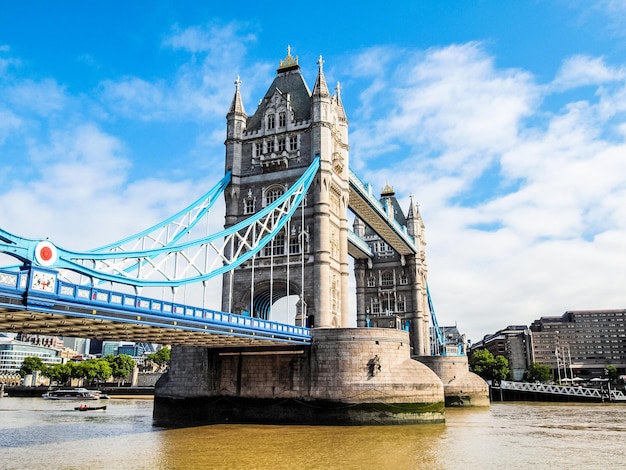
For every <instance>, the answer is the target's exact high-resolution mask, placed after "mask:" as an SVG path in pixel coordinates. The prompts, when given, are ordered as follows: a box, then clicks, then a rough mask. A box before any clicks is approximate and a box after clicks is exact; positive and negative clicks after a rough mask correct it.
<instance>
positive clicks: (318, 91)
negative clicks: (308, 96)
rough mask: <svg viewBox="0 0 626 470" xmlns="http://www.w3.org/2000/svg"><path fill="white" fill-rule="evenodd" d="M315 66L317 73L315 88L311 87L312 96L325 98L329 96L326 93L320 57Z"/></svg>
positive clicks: (326, 87) (326, 86)
mask: <svg viewBox="0 0 626 470" xmlns="http://www.w3.org/2000/svg"><path fill="white" fill-rule="evenodd" d="M317 66H318V72H317V79H316V80H315V86H314V87H313V96H318V97H323V98H327V97H329V96H330V93H329V92H328V85H326V78H325V77H324V70H323V67H324V59H322V56H320V58H319V59H318V61H317Z"/></svg>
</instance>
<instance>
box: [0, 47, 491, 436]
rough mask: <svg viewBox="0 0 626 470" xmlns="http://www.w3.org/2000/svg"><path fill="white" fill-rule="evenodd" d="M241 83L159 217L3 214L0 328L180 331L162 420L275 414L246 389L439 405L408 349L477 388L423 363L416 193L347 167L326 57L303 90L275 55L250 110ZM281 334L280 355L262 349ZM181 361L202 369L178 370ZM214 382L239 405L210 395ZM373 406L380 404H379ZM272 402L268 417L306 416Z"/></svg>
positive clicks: (136, 336) (431, 382) (439, 348)
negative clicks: (49, 220) (176, 207)
mask: <svg viewBox="0 0 626 470" xmlns="http://www.w3.org/2000/svg"><path fill="white" fill-rule="evenodd" d="M240 87H241V82H240V81H239V79H237V80H236V82H235V93H234V96H233V99H232V102H231V106H230V109H229V111H228V113H227V115H226V121H227V126H226V140H225V147H226V158H225V171H224V175H225V176H224V178H222V180H220V181H219V182H218V183H217V184H216V185H215V186H214V187H213V188H211V189H210V190H209V191H208V192H207V193H206V194H204V195H203V196H202V197H200V198H199V199H198V200H196V201H195V202H193V203H192V204H190V205H189V206H188V207H186V208H185V209H183V210H182V211H180V212H178V213H177V214H174V215H173V216H172V217H170V218H168V219H167V220H165V221H163V222H161V223H158V224H156V225H154V226H153V227H150V228H148V229H146V230H144V231H142V232H140V233H138V234H135V235H133V236H130V237H127V238H125V239H123V240H120V241H118V242H115V243H111V244H109V245H106V246H104V247H100V248H96V249H93V250H89V251H86V252H77V251H72V250H68V249H64V248H61V247H59V246H56V245H55V244H53V243H52V242H51V241H49V240H30V239H25V238H22V237H19V236H16V235H13V234H11V233H9V232H7V231H5V230H2V229H0V252H2V253H4V254H5V255H9V256H10V257H11V259H13V260H14V263H13V264H9V265H8V266H5V267H4V268H2V269H1V270H0V331H1V330H4V331H25V332H29V333H41V334H62V335H66V336H85V337H92V338H101V339H108V338H117V339H129V340H134V341H142V342H146V341H147V342H157V343H168V344H173V345H178V346H175V347H174V349H173V355H172V366H171V370H170V373H169V374H167V375H168V377H167V383H162V384H160V386H159V387H158V390H157V396H161V397H162V398H163V400H162V401H159V403H161V405H160V406H157V405H156V404H155V414H156V409H157V408H159V410H160V412H159V413H158V414H159V415H160V416H161V417H164V416H169V417H171V416H172V414H171V413H170V412H171V411H172V409H174V408H176V410H177V412H180V411H181V410H180V409H179V407H178V405H176V406H174V405H172V402H171V401H168V400H169V399H171V398H181V397H184V398H185V399H191V397H204V398H203V400H205V402H203V403H204V405H203V406H205V405H206V400H209V402H211V404H210V406H209V408H210V409H211V410H212V411H211V413H210V414H211V416H214V417H216V418H215V419H217V420H218V421H219V419H222V418H223V419H224V420H229V419H230V420H231V422H232V419H240V420H242V421H255V420H257V421H261V422H268V421H273V420H274V418H275V417H273V416H270V415H267V414H266V413H265V412H264V411H262V409H263V406H259V402H257V401H255V400H262V401H263V403H265V400H274V399H280V398H281V397H282V398H287V399H295V400H298V401H300V402H308V403H322V402H323V403H336V404H346V403H351V405H355V404H356V405H358V406H362V405H365V404H367V406H365V408H364V409H362V410H360V411H359V412H358V413H356V414H354V413H352V412H350V413H348V412H347V411H346V412H345V413H344V412H342V413H339V412H338V411H337V410H335V409H334V408H333V409H327V408H325V410H326V411H325V414H324V416H325V418H324V419H323V420H322V421H324V422H344V421H341V420H345V423H346V424H347V423H366V422H367V423H369V422H372V420H378V419H382V421H383V422H396V421H397V422H423V421H437V420H440V419H441V418H442V410H441V409H440V408H439V405H437V406H435V408H433V409H436V410H437V411H434V412H432V409H431V408H432V404H434V403H443V384H442V382H441V379H439V378H438V377H437V375H436V374H435V373H433V372H432V371H431V370H430V369H429V368H428V367H426V366H424V365H423V364H421V363H420V362H418V361H416V360H412V359H411V358H416V359H418V360H421V361H422V362H429V366H430V367H431V369H433V370H436V371H437V374H438V375H439V376H446V374H448V375H450V374H451V373H453V378H452V379H450V380H448V382H447V386H448V387H452V386H454V387H456V386H458V385H459V380H461V382H462V383H460V384H461V385H462V386H463V387H464V388H465V393H466V394H469V395H467V396H465V399H466V400H468V396H470V395H473V402H474V403H475V404H476V403H483V402H484V400H483V398H485V397H487V391H486V387H484V390H483V385H484V383H483V382H482V381H480V379H478V380H479V382H477V381H476V380H475V379H474V378H473V377H471V374H470V375H467V374H469V372H467V360H466V358H464V357H459V358H456V359H452V361H449V362H445V361H444V362H443V363H442V362H441V361H439V362H437V361H435V362H433V360H428V361H427V360H426V358H433V357H435V358H436V357H443V356H442V355H445V351H446V350H445V348H444V344H443V338H442V336H441V335H440V334H437V333H438V332H437V331H435V329H434V326H436V328H438V325H437V322H436V317H435V312H434V308H433V304H432V299H431V298H430V293H429V292H428V286H427V273H428V269H427V264H426V256H425V245H426V241H425V235H424V233H425V229H424V224H423V221H422V218H421V215H420V213H419V211H418V209H417V207H416V205H415V204H414V202H413V199H412V198H411V201H410V205H409V208H408V211H407V213H406V215H405V214H404V211H403V210H402V208H401V207H400V205H399V203H398V201H397V199H396V197H395V193H394V191H393V188H391V187H390V186H389V185H387V186H386V187H385V188H384V189H383V192H382V194H381V197H380V198H376V197H375V196H374V195H373V191H372V189H371V186H369V185H366V184H365V183H363V182H361V180H360V179H359V178H358V177H357V175H356V174H355V173H354V172H353V171H351V170H350V167H349V144H348V119H347V116H346V113H345V110H344V107H343V103H342V101H341V97H340V87H339V86H337V88H336V89H335V94H333V95H331V93H330V92H329V90H328V86H327V84H326V79H325V76H324V72H323V61H322V59H321V57H320V60H319V61H318V73H317V77H316V81H315V85H314V87H313V90H312V91H310V89H309V88H308V86H307V84H306V82H305V80H304V77H303V76H302V74H301V71H300V66H299V64H298V59H297V57H295V58H294V57H293V56H291V54H290V52H288V55H287V57H286V58H285V59H284V60H282V61H281V62H280V65H279V67H278V69H277V75H276V77H275V79H274V81H273V82H272V84H271V85H270V87H269V88H268V90H267V92H266V93H265V95H264V97H263V98H262V99H261V101H260V103H259V105H258V107H257V109H256V110H255V112H254V114H252V115H248V114H247V113H246V112H245V109H244V105H243V101H242V98H241V93H240ZM221 196H223V197H224V201H225V223H224V229H223V230H220V231H218V232H214V233H211V232H210V231H209V230H208V228H207V227H208V224H207V223H206V221H207V220H208V217H209V214H210V211H211V208H212V206H213V204H214V203H215V201H216V199H217V198H218V197H221ZM349 211H351V212H352V213H353V215H354V222H353V226H352V230H350V227H349V223H348V221H349V215H348V212H349ZM350 256H352V257H353V259H354V261H353V263H354V275H355V279H356V312H350V308H349V306H350V298H349V295H350V292H349V287H348V284H349V282H348V281H349V276H350V272H349V264H350V263H349V257H350ZM220 277H221V281H222V287H221V309H220V310H221V311H218V310H214V309H211V308H208V307H207V301H208V299H209V298H210V297H211V296H214V295H215V292H214V290H211V286H210V285H209V282H208V281H210V280H211V279H214V278H215V279H219V278H220ZM283 297H288V302H287V303H288V305H289V306H290V307H289V308H292V307H293V309H294V310H295V311H294V312H293V315H292V314H291V312H289V308H288V313H287V321H286V322H284V323H278V322H275V321H273V318H272V317H273V312H272V308H273V305H274V304H275V303H276V301H277V300H278V299H281V298H283ZM294 304H295V305H294ZM355 317H356V318H355ZM355 319H356V326H357V327H356V328H348V325H350V324H351V323H353V322H354V320H355ZM190 346H194V347H191V348H190ZM261 346H267V347H269V349H268V348H267V347H266V348H261ZM277 346H282V349H281V351H282V352H281V354H282V355H281V356H280V360H279V359H277V357H276V356H272V354H271V353H270V352H268V351H271V350H272V349H271V348H272V347H277ZM254 347H257V348H259V349H258V350H257V351H258V353H257V354H256V355H255V353H250V352H248V355H247V356H245V359H244V357H243V356H242V355H241V354H242V351H243V348H247V349H249V348H254ZM285 348H287V351H285ZM225 351H230V352H228V353H225ZM237 351H239V353H238V352H237ZM289 351H291V352H289ZM238 354H239V355H238ZM237 357H238V359H237ZM381 361H383V362H384V363H385V365H384V366H383V365H382V364H381ZM455 361H456V362H455ZM189 364H192V365H194V364H195V365H196V366H197V367H198V368H199V369H198V370H202V371H204V372H203V374H204V375H203V376H202V377H200V379H198V377H197V376H192V375H189V372H185V371H189ZM442 364H443V365H442ZM285 370H288V371H289V373H288V374H287V375H285V372H284V371H285ZM260 371H261V372H260ZM457 376H458V379H457ZM464 377H465V378H466V379H465V378H464ZM455 381H456V382H455ZM375 383H378V388H377V387H373V388H372V385H373V384H375ZM348 384H352V385H348ZM451 384H452V385H451ZM468 390H469V391H468ZM472 390H473V391H472ZM476 391H477V392H476ZM475 392H476V393H475ZM454 393H455V396H456V395H458V394H459V393H460V392H458V390H456V389H455V392H454ZM224 396H228V397H230V399H234V398H235V397H236V398H238V399H241V400H244V401H243V402H240V403H239V405H240V406H241V407H242V408H241V409H239V408H237V410H239V411H237V412H235V411H233V409H231V408H228V409H226V408H224V407H223V405H217V404H215V403H213V401H212V400H214V398H216V397H224ZM355 397H359V398H355ZM457 398H458V397H457ZM194 399H195V398H194ZM245 400H248V401H245ZM250 400H252V402H250ZM355 400H356V401H355ZM461 401H462V400H461ZM176 403H180V402H176ZM281 403H282V402H281ZM372 403H381V404H382V405H381V406H382V409H379V410H378V411H376V412H375V414H376V416H378V418H374V415H372V408H371V406H372ZM393 403H396V404H397V403H402V404H403V406H400V407H399V408H398V409H402V410H404V411H402V412H398V410H397V409H396V408H394V407H395V405H393V406H392V404H393ZM416 403H419V404H420V405H419V406H417V407H416V406H415V404H416ZM428 404H430V405H428ZM405 405H406V406H405ZM429 407H431V408H429ZM331 408H332V407H331ZM340 408H341V407H340ZM377 408H380V407H377ZM280 409H281V412H280V413H279V415H280V416H281V418H280V419H279V421H283V422H317V421H318V418H317V417H315V416H312V415H310V416H309V415H307V416H308V417H307V418H304V417H303V416H305V415H303V414H302V413H301V412H302V410H301V409H299V410H298V411H297V412H294V410H293V409H292V408H290V407H289V406H287V407H286V408H285V407H284V406H283V405H281V408H280ZM426 409H431V411H425V410H426ZM164 410H165V411H164ZM353 411H354V410H353ZM232 413H235V414H234V415H233V414H232ZM346 413H347V414H346ZM381 413H382V414H381ZM398 413H400V414H398ZM338 414H339V416H340V418H338V417H337V416H338ZM202 416H204V418H205V419H208V415H206V414H202ZM381 416H386V418H380V417H381ZM219 417H221V418H219ZM337 419H338V420H339V421H337ZM325 420H327V421H325Z"/></svg>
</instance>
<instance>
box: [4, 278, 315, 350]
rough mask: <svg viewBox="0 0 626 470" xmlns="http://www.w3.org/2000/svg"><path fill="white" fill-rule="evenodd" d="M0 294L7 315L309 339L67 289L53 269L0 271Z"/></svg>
mask: <svg viewBox="0 0 626 470" xmlns="http://www.w3.org/2000/svg"><path fill="white" fill-rule="evenodd" d="M38 273H39V274H44V275H46V276H51V277H49V284H47V285H46V286H44V287H42V286H41V285H36V284H35V281H34V279H36V276H37V274H38ZM0 294H2V296H3V297H8V298H10V299H13V300H12V301H11V302H0V308H7V309H11V310H29V311H38V312H44V313H50V314H59V313H62V315H64V316H66V317H78V318H88V319H91V320H93V319H94V318H96V317H97V318H98V319H99V320H109V321H115V322H118V323H120V322H121V323H134V324H143V325H149V326H157V327H167V328H174V329H176V328H178V329H184V330H187V331H198V332H202V333H209V334H211V333H213V334H220V335H227V336H233V337H240V338H253V339H255V340H259V339H268V340H271V341H272V342H274V343H285V344H303V343H307V342H309V341H310V338H311V336H310V330H309V329H308V328H305V327H300V326H294V325H287V324H283V323H278V322H273V321H269V320H263V319H260V318H251V317H249V316H245V315H236V314H232V313H226V312H219V311H216V310H210V309H204V308H199V307H194V306H190V305H184V304H181V303H175V302H167V301H163V300H158V299H151V298H148V297H143V296H139V295H132V294H127V293H122V292H115V291H109V290H105V289H101V288H96V287H89V286H84V285H77V284H72V283H68V282H64V281H62V280H60V279H58V275H57V273H56V271H54V270H51V269H42V268H36V267H32V266H31V267H28V268H23V269H21V270H20V271H18V272H15V271H12V270H0ZM18 299H19V302H15V300H18ZM85 307H86V308H85ZM183 322H184V324H183Z"/></svg>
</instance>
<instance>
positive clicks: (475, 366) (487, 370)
mask: <svg viewBox="0 0 626 470" xmlns="http://www.w3.org/2000/svg"><path fill="white" fill-rule="evenodd" d="M469 367H470V371H472V372H474V373H475V374H478V375H480V376H481V377H482V378H483V379H485V380H491V381H492V382H500V381H501V380H504V379H506V378H507V377H509V375H510V374H511V370H510V369H509V360H508V359H507V358H506V357H504V356H500V355H498V356H496V357H493V354H491V353H490V352H489V351H487V350H486V349H478V350H476V351H474V352H473V353H472V356H471V357H470V359H469Z"/></svg>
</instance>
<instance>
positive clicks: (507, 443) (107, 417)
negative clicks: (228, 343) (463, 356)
mask: <svg viewBox="0 0 626 470" xmlns="http://www.w3.org/2000/svg"><path fill="white" fill-rule="evenodd" d="M104 404H106V405H107V410H106V411H89V412H79V411H74V406H76V405H77V403H73V402H68V401H48V400H43V399H41V398H11V397H8V398H3V399H0V468H1V469H87V468H89V469H196V468H197V469H342V470H349V469H392V470H402V469H431V470H437V469H460V468H463V469H474V468H491V467H496V466H498V467H505V468H507V469H518V468H520V469H521V468H525V469H528V468H538V469H573V468H576V469H587V468H601V469H613V468H624V465H625V464H626V405H616V404H554V403H550V404H548V403H519V402H518V403H493V404H492V406H491V408H489V409H480V410H460V409H448V410H446V424H438V425H418V426H386V427H380V426H377V427H375V426H361V427H333V426H319V427H312V426H244V425H214V426H200V427H191V428H179V429H162V428H156V427H154V426H152V400H150V399H119V398H118V399H115V398H113V399H111V400H107V401H101V402H100V405H104Z"/></svg>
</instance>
